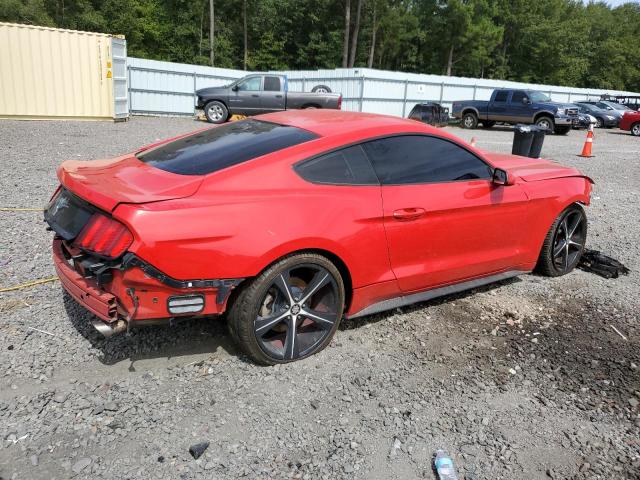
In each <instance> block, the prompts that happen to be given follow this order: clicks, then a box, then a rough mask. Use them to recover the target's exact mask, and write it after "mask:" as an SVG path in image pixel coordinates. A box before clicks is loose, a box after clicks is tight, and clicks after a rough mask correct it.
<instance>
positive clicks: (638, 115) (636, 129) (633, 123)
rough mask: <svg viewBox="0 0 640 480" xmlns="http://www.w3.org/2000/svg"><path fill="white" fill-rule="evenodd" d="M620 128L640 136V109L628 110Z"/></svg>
mask: <svg viewBox="0 0 640 480" xmlns="http://www.w3.org/2000/svg"><path fill="white" fill-rule="evenodd" d="M620 129H621V130H627V131H629V132H631V135H633V136H634V137H640V111H638V112H634V111H630V112H626V113H625V114H624V115H623V116H622V120H620Z"/></svg>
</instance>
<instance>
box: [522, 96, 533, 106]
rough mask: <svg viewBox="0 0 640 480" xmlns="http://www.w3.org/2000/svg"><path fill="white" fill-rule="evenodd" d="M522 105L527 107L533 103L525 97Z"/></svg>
mask: <svg viewBox="0 0 640 480" xmlns="http://www.w3.org/2000/svg"><path fill="white" fill-rule="evenodd" d="M522 103H524V104H525V105H529V104H530V103H531V100H529V99H528V98H527V97H524V98H523V99H522Z"/></svg>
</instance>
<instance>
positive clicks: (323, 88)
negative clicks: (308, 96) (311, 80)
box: [311, 85, 331, 93]
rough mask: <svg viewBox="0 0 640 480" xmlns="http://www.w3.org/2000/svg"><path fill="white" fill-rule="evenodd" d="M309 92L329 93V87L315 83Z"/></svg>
mask: <svg viewBox="0 0 640 480" xmlns="http://www.w3.org/2000/svg"><path fill="white" fill-rule="evenodd" d="M311 93H331V89H330V88H329V87H327V86H326V85H316V86H315V87H313V88H312V89H311Z"/></svg>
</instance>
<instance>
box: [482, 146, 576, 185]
mask: <svg viewBox="0 0 640 480" xmlns="http://www.w3.org/2000/svg"><path fill="white" fill-rule="evenodd" d="M485 156H486V157H487V159H488V160H489V162H491V164H492V165H493V166H494V167H497V168H501V169H503V170H506V171H508V172H509V173H511V174H513V175H515V176H517V177H519V178H521V179H522V180H524V181H525V182H536V181H538V180H548V179H551V178H562V177H584V175H583V174H582V173H581V172H580V170H578V169H577V168H572V167H564V166H562V165H560V164H558V163H555V162H552V161H550V160H543V159H541V158H529V157H520V156H518V155H509V154H503V153H485Z"/></svg>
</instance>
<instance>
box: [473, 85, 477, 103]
mask: <svg viewBox="0 0 640 480" xmlns="http://www.w3.org/2000/svg"><path fill="white" fill-rule="evenodd" d="M477 89H478V85H474V86H473V100H475V99H476V90H477Z"/></svg>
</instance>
